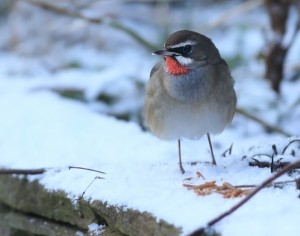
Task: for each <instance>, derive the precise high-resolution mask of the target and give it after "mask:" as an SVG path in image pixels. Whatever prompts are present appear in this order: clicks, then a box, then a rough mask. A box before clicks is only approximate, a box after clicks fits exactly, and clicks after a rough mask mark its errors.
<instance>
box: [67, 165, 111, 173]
mask: <svg viewBox="0 0 300 236" xmlns="http://www.w3.org/2000/svg"><path fill="white" fill-rule="evenodd" d="M71 169H79V170H88V171H93V172H97V173H100V174H106V173H105V172H103V171H100V170H94V169H90V168H85V167H80V166H69V170H71Z"/></svg>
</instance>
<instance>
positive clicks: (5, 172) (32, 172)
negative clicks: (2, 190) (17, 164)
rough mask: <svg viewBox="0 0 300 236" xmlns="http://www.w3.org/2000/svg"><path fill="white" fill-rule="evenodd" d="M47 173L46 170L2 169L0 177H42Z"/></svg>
mask: <svg viewBox="0 0 300 236" xmlns="http://www.w3.org/2000/svg"><path fill="white" fill-rule="evenodd" d="M46 171H47V169H46V168H40V169H0V175H13V174H16V175H40V174H43V173H45V172H46Z"/></svg>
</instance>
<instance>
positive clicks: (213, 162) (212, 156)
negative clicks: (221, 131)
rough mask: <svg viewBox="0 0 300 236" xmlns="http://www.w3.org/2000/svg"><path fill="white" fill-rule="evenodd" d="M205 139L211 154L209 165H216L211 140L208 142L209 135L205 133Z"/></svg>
mask: <svg viewBox="0 0 300 236" xmlns="http://www.w3.org/2000/svg"><path fill="white" fill-rule="evenodd" d="M207 139H208V143H209V148H210V153H211V164H213V165H215V166H216V165H217V162H216V159H215V155H214V150H213V147H212V144H211V140H210V135H209V133H207Z"/></svg>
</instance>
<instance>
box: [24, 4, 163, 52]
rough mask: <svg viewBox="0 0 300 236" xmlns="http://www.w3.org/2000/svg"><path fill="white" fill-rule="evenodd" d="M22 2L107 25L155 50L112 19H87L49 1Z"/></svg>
mask: <svg viewBox="0 0 300 236" xmlns="http://www.w3.org/2000/svg"><path fill="white" fill-rule="evenodd" d="M23 1H27V2H29V3H31V4H33V5H35V6H38V7H41V8H43V9H45V10H48V11H52V12H55V13H58V14H60V15H64V16H69V17H74V18H79V19H82V20H85V21H87V22H89V23H93V24H104V23H107V24H108V25H109V26H111V27H112V28H115V29H117V30H120V31H122V32H124V33H126V34H127V35H129V36H130V37H131V38H133V39H134V40H135V41H137V42H138V43H140V44H141V45H143V46H144V47H145V48H146V49H147V50H149V51H154V50H156V49H157V46H156V45H154V44H151V43H150V42H148V41H147V40H146V39H144V38H143V37H142V36H140V35H139V34H138V33H137V32H136V31H134V30H133V29H130V28H129V27H127V26H125V25H123V24H121V23H120V22H117V21H115V20H112V19H110V20H103V19H102V18H95V17H94V18H91V17H87V16H85V15H83V14H82V13H81V12H79V11H72V10H69V9H67V8H63V7H59V6H57V5H54V4H52V3H50V2H51V1H49V2H46V1H38V0H23Z"/></svg>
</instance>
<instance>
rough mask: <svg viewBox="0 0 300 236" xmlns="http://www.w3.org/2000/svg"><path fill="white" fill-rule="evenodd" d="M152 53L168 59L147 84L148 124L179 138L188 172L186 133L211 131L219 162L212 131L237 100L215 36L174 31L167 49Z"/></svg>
mask: <svg viewBox="0 0 300 236" xmlns="http://www.w3.org/2000/svg"><path fill="white" fill-rule="evenodd" d="M152 54H153V55H158V56H162V57H163V60H161V61H159V62H157V63H156V64H155V65H154V67H153V68H152V70H151V72H150V79H149V81H148V82H147V84H146V89H145V97H144V118H145V123H146V126H147V127H148V128H149V130H150V131H151V132H152V133H153V134H154V135H155V136H157V137H158V138H160V139H162V140H177V145H178V158H179V168H180V171H181V173H182V174H184V173H185V169H184V168H183V165H182V160H181V140H182V139H192V140H197V139H200V138H201V137H202V136H203V135H205V134H206V136H207V139H208V143H209V147H210V152H211V158H212V164H213V165H216V160H215V157H214V152H213V147H212V143H211V138H210V134H219V133H221V132H222V131H223V130H224V129H225V127H226V126H228V125H229V124H230V123H231V121H232V119H233V116H234V113H235V110H236V102H237V98H236V93H235V89H234V80H233V78H232V76H231V72H230V69H229V66H228V64H227V63H226V62H225V60H224V59H223V58H222V57H221V55H220V53H219V51H218V49H217V48H216V46H215V44H214V43H213V42H212V40H211V39H210V38H208V37H207V36H205V35H203V34H200V33H198V32H195V31H191V30H179V31H176V32H174V33H172V34H171V35H170V36H169V37H168V39H167V40H166V43H165V44H164V47H163V49H161V50H158V51H155V52H153V53H152Z"/></svg>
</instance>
